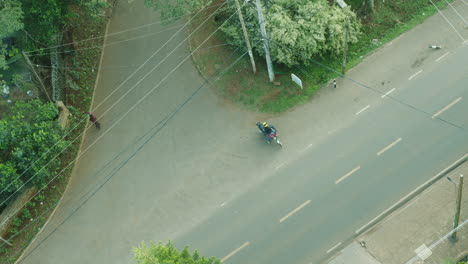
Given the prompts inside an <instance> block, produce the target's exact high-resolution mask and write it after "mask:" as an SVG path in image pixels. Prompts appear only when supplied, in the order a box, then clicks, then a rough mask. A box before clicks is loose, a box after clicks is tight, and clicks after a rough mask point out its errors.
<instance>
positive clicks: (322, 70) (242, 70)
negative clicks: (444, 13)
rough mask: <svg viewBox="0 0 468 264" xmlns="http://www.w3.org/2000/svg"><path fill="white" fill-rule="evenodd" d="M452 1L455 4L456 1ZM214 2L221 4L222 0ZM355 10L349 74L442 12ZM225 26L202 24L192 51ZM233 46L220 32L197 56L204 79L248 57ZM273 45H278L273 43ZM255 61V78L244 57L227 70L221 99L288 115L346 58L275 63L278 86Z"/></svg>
mask: <svg viewBox="0 0 468 264" xmlns="http://www.w3.org/2000/svg"><path fill="white" fill-rule="evenodd" d="M447 1H448V2H450V3H451V2H453V1H455V0H447ZM447 1H446V0H433V2H434V3H435V4H436V5H437V7H438V8H439V9H443V8H444V7H446V6H447ZM215 2H216V3H221V2H222V0H217V1H215ZM354 2H358V1H354ZM352 8H353V10H355V12H356V13H358V14H360V17H361V21H362V23H363V28H362V31H363V34H362V36H361V37H360V40H359V42H358V43H356V44H354V45H351V46H350V47H349V50H348V57H347V69H350V68H352V67H354V66H356V65H357V64H359V63H360V62H361V61H362V60H363V59H364V58H365V56H366V55H368V54H370V53H372V52H373V51H375V50H376V49H378V48H379V47H381V46H382V45H384V44H386V43H387V42H389V41H391V40H392V39H394V38H396V37H398V36H399V35H401V34H402V33H404V32H406V31H408V30H410V29H412V28H413V27H415V26H416V25H418V24H421V23H422V22H424V20H425V19H426V18H428V17H430V16H432V15H433V14H435V13H436V12H437V9H436V8H435V7H434V6H433V5H432V4H431V3H430V2H428V1H427V0H412V1H403V0H393V1H385V2H382V1H376V2H375V10H376V11H375V12H374V13H371V14H369V15H367V16H366V15H365V13H366V12H364V11H363V9H364V8H363V7H362V6H357V7H354V6H353V7H352ZM210 12H212V11H211V10H209V11H205V12H204V13H203V14H201V15H200V16H201V17H204V18H205V17H207V16H209V15H210ZM202 21H203V20H202V19H197V18H196V19H194V20H193V22H192V24H191V26H190V27H189V31H190V32H193V30H194V29H195V28H196V27H197V26H199V25H200V23H201V22H202ZM220 24H221V23H220V22H216V19H212V20H211V21H207V22H206V23H205V24H203V25H202V27H201V29H200V30H199V32H198V33H196V34H193V36H192V37H191V39H190V47H191V50H192V51H193V50H194V49H195V48H196V47H197V46H198V45H200V44H201V43H202V42H203V41H204V40H205V39H206V38H207V37H208V36H209V35H210V34H211V33H212V32H213V31H215V30H216V28H217V27H218V26H219V25H220ZM228 42H229V41H228V40H226V39H224V38H223V36H222V34H221V33H219V32H217V33H216V34H215V35H214V36H213V37H212V38H211V39H210V40H208V41H207V42H206V43H205V44H203V45H202V46H201V47H200V49H199V50H197V51H196V52H195V53H194V54H193V56H192V59H193V61H194V63H195V65H196V66H197V67H198V69H199V70H200V72H201V74H202V75H204V76H205V77H208V76H211V75H212V74H214V73H216V72H219V71H220V70H221V71H222V70H223V69H224V68H225V67H226V66H227V65H229V63H232V62H233V61H234V60H235V59H236V58H237V57H238V56H240V55H242V54H243V53H244V52H245V48H242V50H241V51H239V49H236V48H235V46H234V45H224V44H225V43H228ZM270 45H274V44H272V43H270ZM255 57H256V58H255V62H256V64H257V67H256V68H257V73H256V74H252V68H251V64H250V59H249V57H248V55H247V54H245V55H244V56H243V58H242V59H241V60H240V61H239V62H238V63H237V64H236V65H234V66H233V67H232V68H230V69H229V70H227V71H226V72H225V73H224V75H223V76H222V77H220V78H218V79H217V81H216V82H214V83H213V85H212V89H213V90H214V91H215V92H216V93H217V94H219V95H220V96H223V97H224V98H226V99H229V100H231V101H233V102H235V103H237V104H238V105H241V106H242V107H244V108H246V109H249V110H252V111H261V112H284V111H287V110H289V109H291V108H292V107H294V106H296V105H300V104H303V103H306V102H307V101H308V100H310V98H311V97H312V96H313V95H314V93H315V92H316V91H317V90H319V89H320V88H321V87H324V86H325V85H326V84H327V83H328V82H329V81H330V80H332V79H334V78H337V77H338V76H340V74H339V73H341V68H342V65H341V63H342V57H341V56H335V57H332V56H323V57H317V58H312V59H311V61H314V62H311V63H310V64H309V65H298V66H295V67H292V68H288V67H286V66H284V65H278V64H276V65H274V67H275V74H276V77H275V82H278V83H279V85H275V84H272V83H270V82H269V81H268V74H267V71H266V64H265V62H264V58H261V57H258V56H255ZM325 66H326V67H325ZM291 73H294V74H296V75H297V76H299V77H300V78H301V80H302V82H303V86H304V88H303V89H301V88H300V87H299V86H298V85H297V84H295V83H293V82H292V81H291V77H290V74H291ZM278 83H277V84H278Z"/></svg>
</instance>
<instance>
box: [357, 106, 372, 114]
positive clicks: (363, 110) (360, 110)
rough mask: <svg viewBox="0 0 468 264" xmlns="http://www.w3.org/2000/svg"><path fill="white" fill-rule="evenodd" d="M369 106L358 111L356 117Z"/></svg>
mask: <svg viewBox="0 0 468 264" xmlns="http://www.w3.org/2000/svg"><path fill="white" fill-rule="evenodd" d="M369 107H370V105H367V106H366V107H364V108H363V109H361V110H359V112H357V113H356V115H359V114H360V113H362V112H364V111H366V109H367V108H369Z"/></svg>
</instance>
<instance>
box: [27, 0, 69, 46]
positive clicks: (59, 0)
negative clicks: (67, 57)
mask: <svg viewBox="0 0 468 264" xmlns="http://www.w3.org/2000/svg"><path fill="white" fill-rule="evenodd" d="M22 1H23V11H24V24H25V29H26V31H27V32H29V34H30V35H32V36H33V38H34V39H36V40H37V41H38V42H40V43H42V44H45V45H52V44H56V43H57V42H58V40H59V39H58V38H59V32H60V28H61V27H62V26H63V24H64V22H65V18H66V16H67V12H68V2H69V1H66V0H22Z"/></svg>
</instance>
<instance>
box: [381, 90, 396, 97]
mask: <svg viewBox="0 0 468 264" xmlns="http://www.w3.org/2000/svg"><path fill="white" fill-rule="evenodd" d="M393 91H395V88H393V89H391V90H390V91H388V92H386V93H385V94H384V95H382V96H381V97H382V98H384V97H385V96H387V95H389V94H391V93H392V92H393Z"/></svg>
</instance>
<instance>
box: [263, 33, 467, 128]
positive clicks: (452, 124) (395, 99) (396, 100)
mask: <svg viewBox="0 0 468 264" xmlns="http://www.w3.org/2000/svg"><path fill="white" fill-rule="evenodd" d="M269 40H270V41H272V42H273V43H275V44H276V45H279V46H281V47H283V48H285V49H288V50H290V51H291V52H293V53H295V54H296V55H299V56H301V57H303V58H304V59H306V60H308V61H310V62H312V63H314V64H317V65H319V66H321V67H324V68H326V69H327V70H330V71H332V72H334V73H336V74H338V75H339V76H341V77H343V78H344V79H347V80H350V81H351V82H353V83H356V84H358V85H359V86H362V87H364V88H366V89H369V90H371V91H373V92H375V93H377V94H381V95H383V94H385V93H384V92H381V91H379V90H377V89H375V88H373V87H371V86H369V85H367V84H364V83H362V82H360V81H357V80H355V79H353V78H351V77H349V76H347V75H344V74H342V73H340V72H338V71H336V70H334V69H332V68H330V67H328V66H326V65H324V64H322V63H320V62H318V61H316V60H313V59H311V58H309V57H307V56H305V55H304V54H302V53H300V52H297V51H295V50H293V49H291V48H289V47H286V46H284V45H282V44H280V43H278V42H276V41H273V40H271V39H269ZM386 98H390V99H392V100H393V101H395V102H398V103H400V104H402V105H405V106H407V107H410V108H412V109H414V110H417V111H419V112H421V113H423V114H425V115H427V116H430V117H432V115H431V114H430V113H428V112H426V111H424V110H422V109H419V108H417V107H415V106H412V105H411V104H409V103H406V102H404V101H402V100H400V99H397V98H396V97H393V96H391V95H387V96H386ZM434 119H438V120H440V121H442V122H444V123H446V124H449V125H451V126H453V127H456V128H459V129H461V130H465V129H464V128H463V127H461V126H458V125H456V124H454V123H452V122H449V121H447V120H445V119H442V118H440V117H437V116H436V117H434Z"/></svg>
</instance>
